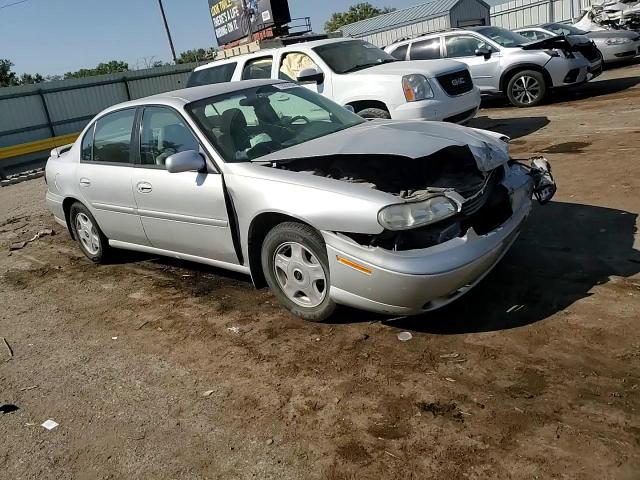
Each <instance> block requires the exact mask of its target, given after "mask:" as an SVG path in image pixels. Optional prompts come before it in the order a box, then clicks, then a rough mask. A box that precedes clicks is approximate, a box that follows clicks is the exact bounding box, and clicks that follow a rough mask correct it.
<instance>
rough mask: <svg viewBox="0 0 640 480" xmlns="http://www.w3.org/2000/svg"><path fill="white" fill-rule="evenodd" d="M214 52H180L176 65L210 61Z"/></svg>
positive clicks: (208, 49)
mask: <svg viewBox="0 0 640 480" xmlns="http://www.w3.org/2000/svg"><path fill="white" fill-rule="evenodd" d="M214 52H215V50H214V49H213V48H193V49H191V50H187V51H186V52H182V53H181V54H180V56H179V57H178V63H195V62H202V61H204V60H210V59H211V58H212V57H213V54H214Z"/></svg>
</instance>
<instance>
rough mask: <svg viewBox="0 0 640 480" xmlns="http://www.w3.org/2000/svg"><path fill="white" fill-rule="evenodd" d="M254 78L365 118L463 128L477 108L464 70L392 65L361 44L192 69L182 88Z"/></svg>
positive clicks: (438, 64) (312, 47)
mask: <svg viewBox="0 0 640 480" xmlns="http://www.w3.org/2000/svg"><path fill="white" fill-rule="evenodd" d="M256 78H273V79H283V80H290V81H295V82H298V83H300V84H302V85H304V86H305V87H307V88H309V89H311V90H313V91H315V92H318V93H320V94H322V95H324V96H326V97H327V98H330V99H331V100H333V101H335V102H337V103H339V104H340V105H344V106H349V107H352V108H353V110H354V111H355V112H356V113H358V114H359V115H361V116H363V117H365V118H392V119H398V120H444V121H449V122H455V123H465V122H467V121H468V120H470V119H471V118H473V117H474V116H475V114H476V112H477V110H478V107H479V106H480V91H479V90H478V87H476V86H475V85H474V84H473V80H472V79H471V75H470V73H469V69H468V67H467V66H466V65H465V64H463V63H459V62H456V61H453V60H423V61H420V60H417V61H408V62H407V61H398V60H396V59H395V58H393V57H392V56H391V55H389V54H387V53H386V52H384V51H383V50H381V49H379V48H378V47H376V46H374V45H372V44H370V43H367V42H364V41H362V40H355V39H348V38H336V39H327V40H316V41H311V42H306V43H296V44H293V45H289V46H286V47H282V48H276V49H270V50H261V51H259V52H256V53H252V54H248V55H239V56H237V57H233V58H230V59H225V60H220V61H214V62H211V63H209V64H206V65H202V66H200V67H198V68H196V69H195V70H194V71H193V73H192V74H191V76H190V77H189V80H188V82H187V87H194V86H198V85H208V84H213V83H222V82H229V81H238V80H249V79H256Z"/></svg>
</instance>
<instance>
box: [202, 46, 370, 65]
mask: <svg viewBox="0 0 640 480" xmlns="http://www.w3.org/2000/svg"><path fill="white" fill-rule="evenodd" d="M352 41H363V40H362V39H360V38H351V37H339V38H325V39H323V40H312V41H310V42H299V43H292V44H291V45H287V46H284V47H274V48H265V49H264V50H258V51H257V52H251V53H244V54H242V55H235V56H233V57H229V58H224V59H220V60H214V61H213V62H209V63H206V64H204V65H200V66H199V67H196V68H195V69H194V70H193V71H194V72H198V71H200V70H206V69H207V68H211V67H217V66H218V65H224V64H226V63H233V62H237V61H238V59H240V58H242V59H246V58H256V57H264V56H265V55H269V54H270V53H271V52H275V51H276V50H285V49H286V50H296V49H299V48H315V47H320V46H322V45H330V44H332V43H340V42H352Z"/></svg>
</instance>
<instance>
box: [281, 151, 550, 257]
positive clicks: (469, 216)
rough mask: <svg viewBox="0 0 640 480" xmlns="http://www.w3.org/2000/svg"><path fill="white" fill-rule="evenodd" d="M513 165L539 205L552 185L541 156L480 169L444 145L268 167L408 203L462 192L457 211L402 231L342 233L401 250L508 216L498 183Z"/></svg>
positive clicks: (489, 226)
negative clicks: (419, 153)
mask: <svg viewBox="0 0 640 480" xmlns="http://www.w3.org/2000/svg"><path fill="white" fill-rule="evenodd" d="M516 164H517V165H519V167H520V168H522V170H523V171H524V172H526V175H529V176H530V177H531V178H532V181H533V185H534V188H533V192H534V195H535V196H536V198H537V199H538V201H539V202H540V203H541V204H544V203H547V202H548V201H550V200H551V198H552V197H553V195H554V194H555V191H556V185H555V181H554V180H553V176H552V175H551V167H550V165H549V163H548V162H547V160H546V159H545V158H543V157H534V158H532V159H531V165H525V164H522V163H519V162H515V161H513V160H512V161H510V162H509V163H508V164H505V165H503V166H499V167H497V168H495V169H493V170H490V171H488V172H481V171H480V170H479V169H478V167H477V162H476V159H475V158H474V156H473V154H472V152H471V151H470V149H469V148H468V147H466V146H455V145H454V146H449V147H446V148H444V149H442V150H439V151H437V152H435V153H433V154H431V155H429V156H427V157H424V158H419V159H410V158H406V157H402V156H390V155H364V154H363V155H334V156H326V157H307V158H300V159H294V160H285V161H281V162H276V163H273V164H272V166H273V167H275V168H281V169H285V170H290V171H296V172H300V173H308V174H310V175H318V176H322V177H326V178H333V179H336V180H340V181H344V182H349V183H357V184H362V185H363V186H364V187H368V188H373V189H377V190H380V191H383V192H387V193H390V194H393V195H396V196H398V197H399V198H401V199H403V200H404V201H407V202H413V201H419V200H421V199H424V198H428V197H429V196H431V195H434V194H442V193H444V192H455V193H456V194H458V195H460V197H462V199H463V201H462V206H461V209H460V212H459V213H458V214H457V215H455V216H454V217H451V218H448V219H446V220H443V221H439V222H437V223H434V224H431V225H426V226H422V227H417V228H414V229H409V230H404V231H390V230H385V231H383V232H382V233H380V234H378V235H368V234H359V233H355V232H348V233H347V232H341V233H343V234H344V235H347V236H348V237H349V238H351V239H353V240H355V241H356V242H358V243H359V244H361V245H365V246H371V247H376V246H377V247H382V248H385V249H388V250H392V251H400V250H412V249H418V248H427V247H430V246H434V245H438V244H440V243H443V242H446V241H448V240H451V239H452V238H455V237H458V236H463V235H465V234H466V232H467V231H468V230H469V229H470V228H473V229H474V231H475V232H476V233H477V234H478V235H483V234H486V233H489V232H490V231H491V230H493V229H495V228H497V227H498V226H500V225H501V224H502V223H504V222H505V221H507V220H508V219H509V218H510V217H511V215H512V214H513V211H512V205H511V198H510V195H509V191H508V189H507V187H505V185H503V184H502V182H503V180H504V178H505V167H506V168H511V167H512V166H514V165H516Z"/></svg>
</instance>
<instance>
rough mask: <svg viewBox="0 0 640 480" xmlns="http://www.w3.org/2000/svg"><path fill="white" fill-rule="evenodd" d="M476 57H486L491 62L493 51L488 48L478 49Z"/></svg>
mask: <svg viewBox="0 0 640 480" xmlns="http://www.w3.org/2000/svg"><path fill="white" fill-rule="evenodd" d="M476 57H484V58H485V59H486V60H489V59H490V58H491V50H489V49H488V48H487V47H481V48H476Z"/></svg>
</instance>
